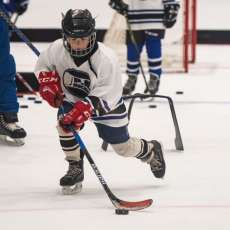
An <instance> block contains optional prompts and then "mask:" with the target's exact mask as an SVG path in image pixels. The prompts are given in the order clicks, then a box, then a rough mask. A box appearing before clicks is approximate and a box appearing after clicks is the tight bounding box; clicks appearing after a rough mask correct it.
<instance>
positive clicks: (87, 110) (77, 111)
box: [60, 101, 93, 130]
mask: <svg viewBox="0 0 230 230" xmlns="http://www.w3.org/2000/svg"><path fill="white" fill-rule="evenodd" d="M92 112H93V108H92V107H91V105H90V104H89V103H87V102H84V101H77V102H76V103H75V104H74V106H73V108H72V110H70V111H69V112H68V113H67V114H66V115H64V117H63V118H62V119H61V120H60V125H61V126H62V127H63V128H64V129H68V125H73V126H74V127H75V129H76V130H79V129H80V128H81V127H82V126H83V124H84V122H85V121H87V120H88V119H89V118H90V117H91V115H92Z"/></svg>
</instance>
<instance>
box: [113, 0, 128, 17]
mask: <svg viewBox="0 0 230 230" xmlns="http://www.w3.org/2000/svg"><path fill="white" fill-rule="evenodd" d="M109 5H110V6H111V8H112V9H114V10H116V11H117V12H118V13H119V14H122V15H124V16H126V15H127V13H128V7H129V6H128V5H127V4H126V3H124V2H123V1H122V0H110V2H109Z"/></svg>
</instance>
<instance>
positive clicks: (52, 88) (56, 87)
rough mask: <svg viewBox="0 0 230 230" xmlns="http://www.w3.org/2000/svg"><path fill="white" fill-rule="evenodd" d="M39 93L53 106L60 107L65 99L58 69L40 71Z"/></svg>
mask: <svg viewBox="0 0 230 230" xmlns="http://www.w3.org/2000/svg"><path fill="white" fill-rule="evenodd" d="M38 82H39V84H40V86H39V93H40V95H41V97H42V98H43V99H44V100H46V101H47V102H48V103H49V104H50V105H51V106H52V107H54V108H58V107H59V106H60V105H61V104H62V101H63V98H64V94H63V91H62V89H61V85H60V77H59V75H58V73H57V72H56V71H52V72H40V73H39V76H38Z"/></svg>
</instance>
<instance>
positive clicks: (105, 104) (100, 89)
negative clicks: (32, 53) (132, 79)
mask: <svg viewBox="0 0 230 230" xmlns="http://www.w3.org/2000/svg"><path fill="white" fill-rule="evenodd" d="M53 70H55V71H57V72H58V74H59V76H60V78H61V87H62V90H63V92H64V94H65V100H66V101H69V102H72V103H75V102H76V101H78V100H79V99H80V98H79V97H78V94H77V90H78V87H79V84H80V85H81V86H82V88H84V87H86V88H88V92H89V94H88V96H87V97H86V98H85V99H86V100H87V101H88V102H89V103H91V105H92V106H93V107H94V108H95V115H94V116H93V118H92V119H93V120H94V122H97V123H101V124H105V125H108V126H112V127H120V126H124V125H126V124H127V123H128V118H127V112H126V109H125V105H124V103H123V99H122V82H121V70H120V66H119V64H118V59H117V57H116V55H115V54H114V52H113V51H112V50H111V49H110V48H108V47H106V46H105V45H103V44H102V43H99V42H98V48H97V50H96V51H95V52H94V53H93V54H92V55H91V56H90V58H89V59H88V60H86V61H85V62H83V63H82V64H80V65H79V66H77V64H76V63H75V62H74V60H73V58H72V57H71V56H70V54H69V52H68V51H67V50H66V49H65V47H64V46H63V41H62V39H58V40H56V41H54V42H53V43H51V45H50V46H49V47H48V49H47V50H45V51H43V52H42V53H41V54H40V56H39V58H38V61H37V63H36V66H35V75H36V76H37V77H38V75H39V72H41V71H53Z"/></svg>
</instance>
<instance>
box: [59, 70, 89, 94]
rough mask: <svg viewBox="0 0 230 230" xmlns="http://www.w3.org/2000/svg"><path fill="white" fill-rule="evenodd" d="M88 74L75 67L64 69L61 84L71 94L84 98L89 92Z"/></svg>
mask: <svg viewBox="0 0 230 230" xmlns="http://www.w3.org/2000/svg"><path fill="white" fill-rule="evenodd" d="M90 82H91V81H90V77H89V74H88V73H86V72H84V71H81V70H76V69H66V70H65V71H64V74H63V85H64V87H65V88H66V89H67V90H68V92H69V93H71V94H72V95H74V96H76V97H79V98H84V97H86V96H88V95H89V92H90Z"/></svg>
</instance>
